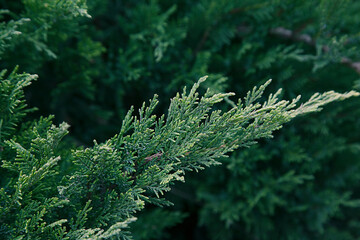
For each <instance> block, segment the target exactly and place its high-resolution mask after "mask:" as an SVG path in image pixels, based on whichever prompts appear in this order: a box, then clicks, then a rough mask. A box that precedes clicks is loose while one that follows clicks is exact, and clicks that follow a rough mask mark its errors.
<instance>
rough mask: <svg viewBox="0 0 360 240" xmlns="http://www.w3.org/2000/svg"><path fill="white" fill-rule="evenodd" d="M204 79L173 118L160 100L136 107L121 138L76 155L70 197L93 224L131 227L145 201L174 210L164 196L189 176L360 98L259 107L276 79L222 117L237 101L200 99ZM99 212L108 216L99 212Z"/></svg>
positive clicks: (175, 105)
mask: <svg viewBox="0 0 360 240" xmlns="http://www.w3.org/2000/svg"><path fill="white" fill-rule="evenodd" d="M205 79H206V77H203V78H201V79H200V80H199V81H198V82H197V83H196V84H194V86H193V87H192V88H191V90H190V91H189V92H187V91H186V88H184V91H183V92H182V94H179V93H178V94H177V95H176V96H175V97H174V98H173V99H171V103H170V106H169V109H168V114H167V116H166V117H165V116H164V115H162V116H160V117H159V118H158V117H157V116H155V115H153V111H154V109H155V107H156V105H157V104H158V100H157V96H154V98H153V99H152V100H150V102H149V104H148V106H146V105H145V104H143V106H142V107H141V109H140V110H139V114H138V115H137V116H136V115H134V109H133V108H131V109H130V110H129V112H128V113H127V115H126V117H125V118H124V120H123V124H122V127H121V130H120V133H119V134H118V135H116V136H114V137H113V138H111V139H110V140H108V141H106V142H105V143H102V144H98V143H96V142H95V146H94V147H93V148H87V149H84V150H77V151H75V152H74V154H73V158H74V160H75V163H76V164H77V165H78V166H79V167H78V170H77V172H76V173H75V174H74V175H73V176H71V177H70V179H69V183H68V186H67V187H66V189H67V190H66V194H67V196H68V197H69V198H70V199H73V200H72V202H77V201H78V202H79V201H80V202H81V201H89V200H91V201H92V202H91V205H92V206H93V209H92V215H91V216H90V217H89V218H90V221H94V222H96V224H95V225H98V226H104V224H105V225H106V224H109V223H112V224H115V221H116V220H119V219H120V220H121V221H127V219H129V218H131V217H132V215H133V214H134V213H135V212H137V211H139V210H141V209H142V208H143V207H144V202H149V203H153V204H157V205H160V206H161V205H168V204H170V203H169V202H168V201H166V200H165V199H162V198H160V197H161V195H162V194H163V193H164V192H166V191H169V190H170V189H171V187H170V185H171V184H172V183H173V182H174V181H184V174H185V171H191V170H196V171H198V170H201V169H203V168H204V167H208V166H211V165H217V164H220V162H219V159H220V158H222V157H227V154H228V153H230V152H232V151H234V150H235V149H237V148H239V147H248V146H250V145H252V144H255V143H256V140H257V139H260V138H270V137H272V133H273V132H274V131H275V130H278V129H279V128H281V127H282V125H283V124H284V123H286V122H288V121H290V120H291V119H292V118H294V117H296V116H297V115H300V114H305V113H310V112H314V111H319V110H320V107H321V106H323V105H324V104H327V103H329V102H332V101H337V100H343V99H346V98H349V97H352V96H358V95H359V93H357V92H353V91H352V92H348V93H344V94H339V93H335V92H326V93H323V94H315V95H314V96H313V97H312V98H310V100H308V101H307V102H305V103H303V104H302V105H300V106H299V107H296V104H297V102H298V101H299V99H300V96H299V97H297V98H295V99H293V100H292V101H286V100H279V95H280V93H281V89H280V90H279V91H277V92H276V93H275V94H270V95H269V97H268V99H267V100H266V101H265V102H264V103H262V104H261V103H259V102H258V101H259V100H260V99H261V98H262V97H263V93H264V90H265V88H266V86H268V85H269V84H270V82H271V81H270V80H269V81H268V82H266V83H265V84H264V85H262V86H260V87H259V88H257V87H255V88H254V89H253V90H252V91H249V92H248V94H247V96H246V97H245V98H244V100H241V99H240V100H239V101H238V103H237V105H236V106H235V107H233V108H231V109H230V110H228V111H222V110H219V109H218V110H214V109H215V105H216V104H217V103H219V102H221V101H223V100H224V99H225V98H228V97H230V96H233V95H234V94H233V93H225V94H223V93H219V94H211V93H210V91H207V92H206V93H205V94H204V95H203V96H200V94H199V93H198V92H197V90H198V87H199V85H200V84H201V83H202V82H203V81H205ZM66 194H65V195H66ZM75 196H76V197H75ZM78 196H83V200H81V199H79V198H78ZM75 198H76V199H75ZM109 199H111V200H109ZM100 206H101V209H102V210H98V209H99V208H100ZM104 209H106V210H105V212H104ZM99 219H102V220H101V221H100V220H99Z"/></svg>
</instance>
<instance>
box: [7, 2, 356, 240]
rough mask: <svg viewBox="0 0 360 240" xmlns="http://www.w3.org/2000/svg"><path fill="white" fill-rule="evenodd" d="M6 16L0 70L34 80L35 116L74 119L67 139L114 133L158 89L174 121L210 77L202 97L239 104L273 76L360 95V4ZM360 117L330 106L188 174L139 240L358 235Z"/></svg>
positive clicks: (101, 6) (43, 9)
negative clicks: (189, 92)
mask: <svg viewBox="0 0 360 240" xmlns="http://www.w3.org/2000/svg"><path fill="white" fill-rule="evenodd" d="M0 8H1V9H3V10H1V12H0V16H1V24H0V30H1V36H0V42H1V44H0V45H1V46H2V48H1V49H0V55H1V59H0V68H1V69H9V70H11V69H13V68H14V67H15V66H16V65H19V69H20V71H26V72H29V73H36V74H38V75H39V79H38V80H37V81H36V82H35V83H34V84H32V86H31V87H29V88H28V89H27V91H26V96H27V100H28V104H29V105H30V106H31V107H37V108H38V110H37V111H34V112H32V115H30V116H29V118H34V117H38V116H47V115H49V114H54V115H55V119H54V120H55V122H56V123H60V122H62V121H66V122H68V123H69V124H70V125H71V128H70V132H71V138H70V137H68V138H67V139H68V142H69V144H74V145H78V146H88V145H90V144H91V142H92V140H93V139H96V140H98V141H103V140H105V139H108V138H109V137H112V136H113V135H114V134H116V133H117V132H118V131H119V128H120V126H121V121H122V118H123V117H124V115H125V113H126V111H127V110H128V109H129V107H130V106H131V105H134V106H135V107H136V108H138V107H139V106H140V104H141V103H142V102H143V101H145V100H148V99H149V98H151V97H152V96H153V94H155V93H157V94H158V95H159V96H160V99H161V101H160V106H159V107H158V108H157V113H166V111H167V106H168V104H169V99H170V98H171V97H172V96H173V95H174V93H176V92H177V91H178V90H179V89H180V88H181V87H182V86H185V85H192V84H193V83H194V82H195V81H196V80H197V79H198V78H199V77H201V76H203V75H209V79H208V81H207V82H205V83H204V84H203V85H202V88H203V89H205V88H208V87H209V88H211V90H212V91H215V92H225V91H232V92H235V93H236V94H237V96H244V95H245V93H246V91H247V90H248V89H251V88H252V87H253V86H255V85H260V84H262V83H264V82H265V81H266V80H268V79H269V78H272V79H273V83H272V85H271V86H270V88H269V90H267V91H269V92H273V91H274V90H276V89H278V88H283V89H284V90H285V91H284V93H283V97H284V98H286V99H290V98H294V97H295V96H296V95H298V94H301V95H302V96H303V98H304V99H307V98H308V97H309V96H310V95H312V94H313V93H314V92H323V91H327V90H335V91H339V92H343V91H349V90H351V89H354V88H355V89H359V88H360V77H359V74H360V54H359V50H358V46H359V40H360V15H359V12H360V1H355V0H319V1H303V0H267V1H265V0H200V1H189V0H181V1H180V0H172V1H169V0H148V1H145V0H136V1H133V0H131V1H130V0H87V1H85V0H43V1H39V0H22V1H20V0H11V1H7V0H0ZM5 30H6V31H5ZM3 46H5V47H3ZM231 103H232V102H231V99H229V101H228V102H227V103H224V104H225V105H226V104H231ZM225 105H224V108H225V107H226V106H225ZM359 116H360V100H359V99H351V100H347V101H345V102H341V103H333V104H331V105H330V106H329V107H327V108H326V109H325V110H324V111H322V112H320V113H316V114H312V115H309V116H306V117H302V118H299V119H297V120H295V121H293V122H292V123H291V124H287V125H286V126H285V128H284V129H283V130H282V131H280V132H278V133H277V134H276V136H275V138H274V139H271V140H263V141H261V142H260V144H259V145H257V146H253V147H251V148H249V149H240V151H238V152H236V153H234V154H232V155H231V156H230V157H229V158H226V159H223V160H222V162H223V165H221V166H218V167H212V168H210V169H207V170H205V171H203V172H202V173H201V174H196V176H195V175H193V174H188V175H189V176H188V178H187V182H186V183H185V184H177V185H175V186H174V189H173V190H172V191H171V192H170V193H168V194H167V197H168V198H169V199H171V200H172V201H173V202H174V203H175V206H173V207H169V208H165V209H158V208H151V207H150V208H148V209H147V210H146V211H144V212H143V213H141V214H139V216H138V217H139V220H138V221H137V222H135V223H134V224H132V228H133V230H132V231H133V232H134V237H135V239H244V240H248V239H249V240H263V239H264V240H265V239H288V240H295V239H303V240H305V239H327V240H329V239H344V240H348V239H349V240H350V239H351V240H352V239H359V237H360V230H359V229H360V214H359V208H358V207H359V206H360V205H359V203H360V201H359V200H358V199H359V197H360V191H359V190H360V189H359V187H360V183H359V180H360V173H359V170H360V161H359V160H360V157H359V156H360V155H359V154H360V134H359V132H360V118H359ZM65 147H66V146H64V148H65Z"/></svg>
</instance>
